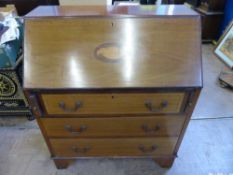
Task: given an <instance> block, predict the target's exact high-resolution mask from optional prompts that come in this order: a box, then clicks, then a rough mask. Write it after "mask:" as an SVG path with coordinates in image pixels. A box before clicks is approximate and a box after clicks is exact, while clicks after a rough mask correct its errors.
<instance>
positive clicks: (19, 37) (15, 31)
mask: <svg viewBox="0 0 233 175" xmlns="http://www.w3.org/2000/svg"><path fill="white" fill-rule="evenodd" d="M22 43H23V21H22V19H20V18H19V17H17V12H16V10H15V8H14V6H12V5H9V6H6V7H4V8H0V116H27V117H28V118H30V119H31V112H30V110H29V105H28V102H27V100H26V98H25V96H24V93H23V90H22V60H23V55H22Z"/></svg>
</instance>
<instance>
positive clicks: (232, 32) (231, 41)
mask: <svg viewBox="0 0 233 175" xmlns="http://www.w3.org/2000/svg"><path fill="white" fill-rule="evenodd" d="M214 53H215V54H216V55H217V56H218V57H219V58H220V59H221V60H222V61H223V62H224V63H225V64H226V65H228V66H229V67H230V68H231V69H233V21H232V22H231V23H230V24H229V26H228V27H227V29H226V30H225V31H224V32H223V35H222V36H221V37H220V39H219V41H218V43H217V46H216V48H215V50H214Z"/></svg>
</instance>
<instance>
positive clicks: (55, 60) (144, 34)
mask: <svg viewBox="0 0 233 175" xmlns="http://www.w3.org/2000/svg"><path fill="white" fill-rule="evenodd" d="M200 42H201V41H200V19H199V16H192V17H189V18H187V17H185V16H184V17H183V18H175V17H173V16H170V17H156V18H127V17H125V18H122V17H114V18H112V17H106V18H98V17H90V18H84V17H83V18H81V17H80V18H40V19H39V18H38V19H27V20H26V21H25V43H24V88H26V89H85V88H89V89H102V88H161V87H164V88H168V87H195V86H197V87H200V86H202V75H201V50H200ZM102 44H115V45H118V46H119V48H118V49H120V55H121V56H120V59H119V60H118V61H116V62H108V61H104V60H100V59H98V58H97V57H96V55H95V52H96V49H97V48H98V47H99V46H101V45H102ZM110 50H111V49H110ZM112 50H114V49H112ZM115 50H116V49H115ZM110 55H111V54H110Z"/></svg>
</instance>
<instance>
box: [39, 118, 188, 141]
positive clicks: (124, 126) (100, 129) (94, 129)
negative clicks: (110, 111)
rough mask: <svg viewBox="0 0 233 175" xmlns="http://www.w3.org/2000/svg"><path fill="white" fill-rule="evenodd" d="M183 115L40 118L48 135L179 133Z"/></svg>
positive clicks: (147, 134) (112, 135)
mask: <svg viewBox="0 0 233 175" xmlns="http://www.w3.org/2000/svg"><path fill="white" fill-rule="evenodd" d="M184 120H185V117H184V116H156V117H145V116H143V117H112V118H109V117H108V118H99V117H97V118H41V122H42V124H43V126H44V128H45V131H46V133H47V135H48V136H49V137H114V136H116V137H128V136H149V137H151V136H179V133H180V131H181V129H182V126H183V123H184Z"/></svg>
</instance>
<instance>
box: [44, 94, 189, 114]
mask: <svg viewBox="0 0 233 175" xmlns="http://www.w3.org/2000/svg"><path fill="white" fill-rule="evenodd" d="M184 95H185V93H181V92H180V93H179V92H177V93H153V94H151V93H144V94H143V93H141V94H138V93H137V94H136V93H135V94H134V93H125V94H123V93H121V94H42V95H41V99H42V101H43V104H44V106H45V108H46V111H47V114H49V115H59V114H60V115H64V114H65V115H69V114H75V115H78V114H82V115H83V114H145V113H148V114H150V113H178V112H180V110H181V106H182V102H183V99H184Z"/></svg>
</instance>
